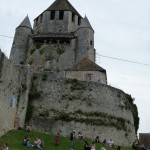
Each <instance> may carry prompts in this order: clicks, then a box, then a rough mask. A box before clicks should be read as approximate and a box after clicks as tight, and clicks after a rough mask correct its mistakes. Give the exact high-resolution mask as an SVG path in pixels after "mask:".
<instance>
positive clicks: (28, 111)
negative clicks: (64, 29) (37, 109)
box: [25, 102, 34, 122]
mask: <svg viewBox="0 0 150 150" xmlns="http://www.w3.org/2000/svg"><path fill="white" fill-rule="evenodd" d="M33 110H34V106H33V105H32V104H31V103H30V102H29V103H28V107H27V113H26V119H25V122H29V121H30V119H31V117H32V114H33Z"/></svg>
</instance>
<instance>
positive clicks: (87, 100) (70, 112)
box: [26, 73, 135, 146]
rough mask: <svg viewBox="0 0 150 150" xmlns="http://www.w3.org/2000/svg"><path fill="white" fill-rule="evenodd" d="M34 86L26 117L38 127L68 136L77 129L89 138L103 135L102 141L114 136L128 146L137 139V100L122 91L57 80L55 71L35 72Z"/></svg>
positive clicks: (33, 125) (98, 85)
mask: <svg viewBox="0 0 150 150" xmlns="http://www.w3.org/2000/svg"><path fill="white" fill-rule="evenodd" d="M31 89H32V90H31V91H30V94H29V104H30V105H29V107H28V112H27V114H28V115H27V116H28V118H26V119H27V120H28V121H29V120H30V123H31V124H32V127H33V129H34V130H38V131H44V132H51V133H57V132H60V133H61V134H62V135H64V136H68V135H69V133H70V132H71V131H72V130H73V129H75V130H76V131H77V132H79V131H81V132H83V134H84V136H85V137H87V138H91V139H93V138H95V136H97V135H99V136H100V140H101V141H102V140H104V139H105V138H106V139H113V140H114V142H115V143H116V144H118V145H125V146H131V144H132V142H133V141H134V140H135V127H134V119H133V113H132V111H131V110H132V105H133V103H132V101H131V99H130V96H129V95H127V94H125V93H124V92H123V91H121V90H118V89H116V88H113V87H110V86H107V85H104V84H100V83H94V82H89V83H87V82H81V81H77V80H75V79H66V80H64V79H57V78H56V75H55V74H54V73H48V74H46V73H45V74H38V75H35V76H34V77H33V79H32V88H31ZM31 109H32V114H31ZM29 113H30V114H29Z"/></svg>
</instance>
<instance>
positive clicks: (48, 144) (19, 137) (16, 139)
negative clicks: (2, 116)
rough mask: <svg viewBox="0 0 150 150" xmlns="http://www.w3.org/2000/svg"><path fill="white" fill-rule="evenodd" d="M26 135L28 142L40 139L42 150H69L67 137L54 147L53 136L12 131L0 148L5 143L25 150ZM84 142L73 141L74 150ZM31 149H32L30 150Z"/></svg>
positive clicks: (77, 149)
mask: <svg viewBox="0 0 150 150" xmlns="http://www.w3.org/2000/svg"><path fill="white" fill-rule="evenodd" d="M26 135H29V136H30V142H31V143H33V141H34V139H35V138H36V137H38V138H40V139H41V140H43V141H44V150H70V141H69V138H68V137H60V145H59V146H55V144H54V139H55V137H54V136H53V135H49V134H43V133H37V132H25V131H19V130H13V131H10V132H8V133H7V134H6V135H4V136H3V137H1V138H0V147H1V146H2V145H3V143H4V142H7V143H8V145H9V149H10V150H27V149H29V148H26V147H24V146H23V145H22V142H23V139H24V137H25V136H26ZM83 147H84V142H83V141H79V140H75V150H83ZM100 148H101V145H100V144H97V145H96V150H100ZM30 149H33V148H30ZM107 150H114V149H112V148H109V147H107ZM121 150H131V148H122V149H121Z"/></svg>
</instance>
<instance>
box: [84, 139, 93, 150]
mask: <svg viewBox="0 0 150 150" xmlns="http://www.w3.org/2000/svg"><path fill="white" fill-rule="evenodd" d="M84 150H91V147H90V146H89V144H88V142H87V141H85V145H84Z"/></svg>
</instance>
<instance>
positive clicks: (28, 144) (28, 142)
mask: <svg viewBox="0 0 150 150" xmlns="http://www.w3.org/2000/svg"><path fill="white" fill-rule="evenodd" d="M27 147H28V148H31V147H34V145H33V144H31V143H30V139H29V138H28V139H27Z"/></svg>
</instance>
